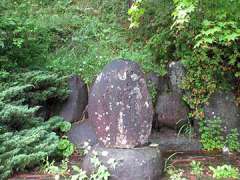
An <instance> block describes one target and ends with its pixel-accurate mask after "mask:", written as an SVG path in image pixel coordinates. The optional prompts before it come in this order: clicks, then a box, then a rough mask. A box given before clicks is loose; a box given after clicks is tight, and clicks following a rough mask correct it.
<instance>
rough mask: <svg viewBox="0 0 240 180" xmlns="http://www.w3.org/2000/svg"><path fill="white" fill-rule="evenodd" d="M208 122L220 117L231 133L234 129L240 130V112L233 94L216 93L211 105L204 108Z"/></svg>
mask: <svg viewBox="0 0 240 180" xmlns="http://www.w3.org/2000/svg"><path fill="white" fill-rule="evenodd" d="M204 114H205V117H206V119H207V120H211V119H213V118H215V117H218V118H220V119H221V120H222V122H223V128H224V129H225V130H226V132H229V131H230V130H231V129H233V128H237V129H238V130H240V111H239V107H238V106H237V105H236V99H235V95H234V94H233V93H232V92H230V91H229V92H223V91H218V92H216V93H214V94H213V95H212V96H211V97H210V99H209V103H208V104H207V105H205V106H204Z"/></svg>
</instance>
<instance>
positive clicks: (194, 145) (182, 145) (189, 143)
mask: <svg viewBox="0 0 240 180" xmlns="http://www.w3.org/2000/svg"><path fill="white" fill-rule="evenodd" d="M150 142H151V143H154V144H155V143H156V144H159V147H160V150H161V152H166V151H200V150H201V143H200V141H199V139H198V138H197V137H189V136H186V135H183V134H177V133H176V131H175V130H172V129H167V128H162V129H161V130H160V132H153V133H152V134H151V137H150Z"/></svg>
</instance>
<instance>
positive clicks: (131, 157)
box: [81, 146, 163, 180]
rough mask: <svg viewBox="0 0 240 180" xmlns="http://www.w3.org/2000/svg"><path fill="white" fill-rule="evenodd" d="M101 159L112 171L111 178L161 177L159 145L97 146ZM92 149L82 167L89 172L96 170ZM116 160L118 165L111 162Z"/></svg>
mask: <svg viewBox="0 0 240 180" xmlns="http://www.w3.org/2000/svg"><path fill="white" fill-rule="evenodd" d="M93 151H94V152H95V153H97V154H98V156H97V157H98V158H99V160H100V161H101V162H102V163H103V165H105V166H106V167H107V168H108V170H109V171H110V174H111V176H110V180H159V179H161V174H162V169H163V161H162V155H161V153H160V150H159V148H158V147H148V146H145V147H141V148H134V149H115V148H100V147H95V148H93ZM93 151H91V152H90V153H89V154H88V155H87V156H86V157H85V158H84V159H83V163H82V165H81V167H82V168H83V170H85V171H86V172H87V173H90V172H92V171H93V170H94V167H93V165H92V163H91V161H90V158H91V157H92V156H93ZM109 159H112V160H114V162H115V163H116V167H115V168H114V167H113V165H112V164H109Z"/></svg>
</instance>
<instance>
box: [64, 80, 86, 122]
mask: <svg viewBox="0 0 240 180" xmlns="http://www.w3.org/2000/svg"><path fill="white" fill-rule="evenodd" d="M69 88H70V95H69V97H68V99H67V101H66V102H65V103H64V104H63V106H62V109H61V112H60V116H62V117H63V118H64V119H65V120H67V121H69V122H75V121H79V120H81V118H82V116H83V112H84V110H85V108H86V106H87V103H88V90H87V86H86V85H85V84H84V83H83V81H82V80H81V79H80V78H79V77H78V76H75V75H74V76H71V77H70V78H69Z"/></svg>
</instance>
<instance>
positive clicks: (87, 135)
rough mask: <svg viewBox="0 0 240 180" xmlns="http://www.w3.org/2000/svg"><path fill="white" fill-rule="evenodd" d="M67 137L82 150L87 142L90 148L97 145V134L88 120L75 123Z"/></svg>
mask: <svg viewBox="0 0 240 180" xmlns="http://www.w3.org/2000/svg"><path fill="white" fill-rule="evenodd" d="M67 136H68V139H69V140H70V141H71V142H72V143H73V144H75V145H76V146H77V147H78V148H82V147H83V146H84V143H85V142H88V144H89V145H90V146H93V145H95V144H96V143H97V137H96V133H95V131H94V129H93V127H92V126H91V124H90V123H89V121H88V120H85V121H82V122H76V123H73V124H72V128H71V130H70V131H69V132H68V134H67Z"/></svg>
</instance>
